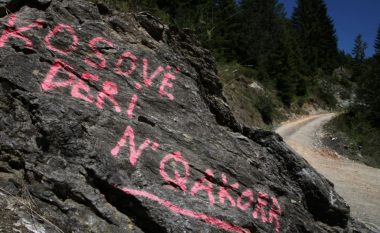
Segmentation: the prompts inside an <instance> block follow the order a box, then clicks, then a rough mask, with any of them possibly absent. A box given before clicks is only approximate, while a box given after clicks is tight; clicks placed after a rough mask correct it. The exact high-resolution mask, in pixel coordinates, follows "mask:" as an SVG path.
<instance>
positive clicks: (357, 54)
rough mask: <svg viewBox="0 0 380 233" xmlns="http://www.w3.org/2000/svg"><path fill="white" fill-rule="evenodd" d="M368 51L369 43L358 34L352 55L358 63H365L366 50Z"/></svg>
mask: <svg viewBox="0 0 380 233" xmlns="http://www.w3.org/2000/svg"><path fill="white" fill-rule="evenodd" d="M366 49H367V43H366V42H364V41H363V39H362V35H361V34H358V35H357V36H356V38H355V44H354V48H353V50H352V55H353V56H354V60H355V61H356V62H363V61H364V59H365V50H366Z"/></svg>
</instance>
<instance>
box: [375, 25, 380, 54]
mask: <svg viewBox="0 0 380 233" xmlns="http://www.w3.org/2000/svg"><path fill="white" fill-rule="evenodd" d="M375 56H376V57H377V58H378V59H379V58H380V25H379V27H378V29H377V35H376V40H375Z"/></svg>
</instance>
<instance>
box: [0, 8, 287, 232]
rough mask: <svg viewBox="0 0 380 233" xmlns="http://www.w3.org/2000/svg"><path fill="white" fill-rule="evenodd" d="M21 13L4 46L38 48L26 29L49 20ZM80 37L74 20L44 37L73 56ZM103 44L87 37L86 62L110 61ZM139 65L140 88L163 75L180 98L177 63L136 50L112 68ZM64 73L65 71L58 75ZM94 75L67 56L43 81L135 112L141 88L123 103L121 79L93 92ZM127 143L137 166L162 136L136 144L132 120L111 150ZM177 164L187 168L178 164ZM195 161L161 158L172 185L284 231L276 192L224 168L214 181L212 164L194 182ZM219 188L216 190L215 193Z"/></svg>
mask: <svg viewBox="0 0 380 233" xmlns="http://www.w3.org/2000/svg"><path fill="white" fill-rule="evenodd" d="M16 19H17V17H16V15H15V14H11V15H9V19H8V23H7V25H6V26H5V30H4V31H3V32H2V35H1V37H0V48H2V47H4V46H5V44H6V42H7V41H9V39H10V38H13V39H18V40H20V41H22V42H23V43H24V44H25V47H26V48H27V49H33V47H34V45H33V41H32V40H31V39H30V38H27V37H26V36H25V35H23V33H24V32H26V31H30V30H39V29H40V30H41V29H43V28H44V23H45V21H43V20H36V21H34V22H33V23H31V24H29V25H26V26H21V27H17V26H16ZM62 33H64V34H65V35H69V36H70V37H71V44H70V45H69V46H67V47H66V48H61V46H60V48H58V47H56V46H55V45H54V43H53V41H54V38H55V37H58V36H59V35H60V34H62ZM79 40H80V38H79V37H78V35H77V33H76V31H75V29H74V28H73V27H72V26H70V25H66V24H57V25H55V26H54V27H53V28H52V29H51V30H49V31H48V32H47V34H46V36H45V38H44V40H43V41H44V44H45V47H46V48H47V49H49V50H50V51H52V52H53V53H56V54H60V55H64V56H68V55H70V54H72V53H73V52H75V51H76V50H77V49H78V46H79ZM99 45H103V46H104V45H105V46H108V47H109V48H114V47H115V46H114V43H113V42H112V41H111V40H108V39H106V38H103V37H95V38H92V39H91V40H90V41H89V42H88V47H89V48H90V50H91V51H92V53H93V55H94V57H96V59H95V60H94V57H88V56H85V57H84V58H83V62H84V64H86V65H87V66H89V67H91V68H94V69H97V70H101V69H106V68H107V67H109V64H108V63H109V61H107V59H106V58H105V56H104V54H103V53H102V51H101V50H100V49H99V47H98V46H99ZM127 61H128V62H127ZM125 64H128V68H127V69H125V66H126V65H125ZM137 69H141V73H142V77H141V80H140V81H138V82H135V83H134V88H135V89H136V90H137V91H138V90H141V89H142V88H143V87H144V88H151V87H152V84H153V82H154V81H155V80H157V79H158V78H159V77H161V81H160V83H159V85H158V86H159V88H158V90H157V92H158V96H160V97H161V98H167V99H168V100H174V99H175V97H174V95H173V93H172V91H171V90H172V89H173V86H174V81H175V80H177V76H176V74H178V73H179V72H180V70H179V69H178V68H175V69H174V71H173V68H172V66H170V65H167V66H166V67H165V68H164V66H158V67H156V68H155V69H152V68H151V67H149V60H148V59H147V58H138V57H136V56H135V55H134V54H133V53H132V52H131V51H124V52H122V53H121V54H120V56H119V57H118V58H117V59H116V62H115V64H113V69H112V70H113V72H114V73H115V74H116V75H117V76H120V77H123V78H128V77H131V76H132V75H133V74H134V73H135V72H136V70H137ZM150 71H151V72H150ZM59 74H60V77H58V75H59ZM62 75H65V78H62ZM90 81H91V82H101V81H100V77H99V76H98V75H96V74H93V73H90V72H89V71H84V72H83V73H82V74H77V73H76V72H75V71H74V68H73V67H72V66H71V65H70V64H69V63H68V62H66V61H64V60H62V59H56V60H54V61H53V63H52V65H51V67H50V69H49V70H48V71H47V74H46V76H45V78H44V79H43V80H42V82H41V84H40V87H41V91H43V92H47V91H52V90H55V89H59V88H69V90H70V95H71V96H72V97H73V98H75V99H78V100H81V101H85V102H88V103H91V104H94V106H96V107H97V108H98V109H103V108H104V105H105V102H107V103H108V104H111V106H112V109H113V110H114V111H115V112H117V113H121V112H124V113H126V114H127V116H128V117H129V118H130V119H131V118H133V117H134V114H133V111H134V108H135V106H136V103H137V101H138V95H137V94H133V95H132V97H131V100H130V102H129V103H128V104H127V106H126V107H125V108H124V109H123V106H122V105H121V104H120V103H119V102H118V100H117V95H118V93H119V88H118V85H117V83H115V82H112V81H110V80H104V81H102V83H101V84H102V85H101V87H102V88H101V90H100V91H97V92H94V90H91V87H90V85H89V84H88V82H90ZM126 144H127V145H128V146H129V162H130V164H131V165H132V167H135V166H137V164H138V161H139V159H140V157H141V156H142V155H143V153H144V151H145V150H152V151H153V152H156V151H157V150H158V148H159V146H160V144H159V143H158V142H154V141H152V140H150V139H149V138H147V139H145V140H144V141H143V142H142V143H141V144H140V145H139V146H138V147H136V144H135V131H134V129H133V127H132V126H127V127H126V129H125V131H124V134H123V135H122V136H121V138H120V140H119V141H118V142H117V143H116V145H115V146H114V147H113V149H112V150H111V156H113V157H117V156H118V155H119V154H120V151H121V149H122V147H124V146H126ZM173 163H174V164H176V165H177V166H169V164H170V165H172V164H173ZM173 167H174V168H173ZM178 167H181V168H183V169H181V170H180V169H177V168H178ZM190 167H191V166H190V165H189V162H188V161H187V160H186V159H185V158H184V156H183V155H182V153H181V152H179V151H177V152H174V153H171V154H167V155H165V156H164V157H163V159H162V160H161V162H160V164H159V167H158V169H159V174H160V175H161V178H162V179H163V180H164V181H165V182H166V183H167V184H168V185H169V187H172V188H176V189H177V190H180V191H182V192H183V193H185V194H188V195H190V196H193V197H195V196H197V195H200V194H199V193H203V194H206V196H207V197H208V201H209V204H210V206H214V205H215V204H216V203H218V204H220V205H229V207H230V208H237V209H239V210H240V211H243V212H247V213H249V214H250V216H251V217H252V219H254V220H255V219H259V220H261V221H262V222H263V223H267V222H268V223H270V224H273V225H274V228H275V230H276V231H277V232H279V231H280V216H281V207H280V205H279V203H278V200H277V198H276V197H274V196H271V197H270V196H269V195H268V194H267V193H264V192H258V193H257V194H255V193H254V191H253V190H252V189H249V188H248V189H245V190H239V189H240V184H239V182H234V183H231V184H230V183H229V182H228V177H227V175H226V174H224V173H222V174H220V181H221V182H220V184H221V185H216V184H214V183H212V182H211V181H210V180H211V179H217V178H216V176H215V174H214V171H213V170H212V169H206V170H205V172H204V173H203V174H204V175H203V176H202V177H199V178H198V177H197V178H198V179H197V180H196V181H195V182H194V183H193V184H189V178H190V176H191V172H190ZM120 189H121V190H122V191H124V192H125V193H126V194H128V195H134V196H139V197H143V198H147V199H149V200H151V201H154V202H157V203H158V204H160V205H162V206H164V207H166V208H168V209H169V210H170V211H172V212H174V213H177V214H180V215H184V216H188V217H191V218H195V219H199V220H201V221H204V222H206V223H208V224H211V225H213V226H215V227H219V228H222V229H224V230H227V231H230V232H244V233H247V232H250V231H249V230H248V229H245V228H242V227H239V226H235V225H233V224H230V223H228V222H225V221H222V220H220V219H217V218H214V217H211V216H208V215H206V214H203V213H199V212H196V211H191V210H187V209H183V208H181V207H179V206H177V205H175V204H173V203H172V202H170V201H167V200H164V199H162V198H160V197H157V196H156V195H154V194H151V193H148V192H145V191H143V190H135V189H130V188H128V187H123V188H120ZM231 191H233V192H231ZM214 193H217V196H216V197H215V195H214ZM232 193H235V195H236V193H239V194H240V195H239V196H234V195H233V194H232ZM267 210H269V211H267Z"/></svg>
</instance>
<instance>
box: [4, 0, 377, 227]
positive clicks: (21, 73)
mask: <svg viewBox="0 0 380 233" xmlns="http://www.w3.org/2000/svg"><path fill="white" fill-rule="evenodd" d="M12 12H13V13H12ZM0 16H1V19H0V22H1V38H0V197H1V199H0V207H1V212H2V216H1V217H0V232H2V230H3V231H4V232H11V231H19V232H155V233H156V232H292V233H294V232H371V230H369V229H367V228H366V227H365V226H364V225H363V224H361V223H358V222H356V221H355V220H353V219H351V217H350V214H349V207H348V206H347V204H346V203H345V202H344V200H343V199H342V198H341V197H340V196H339V195H338V194H336V192H335V191H334V188H333V185H332V184H331V183H330V182H329V181H328V180H326V179H325V178H324V177H322V176H321V175H320V174H318V173H317V172H316V171H315V170H314V169H313V168H311V167H310V166H309V165H308V163H307V162H306V161H305V160H303V159H302V158H300V157H299V156H298V155H296V154H295V153H294V152H293V151H291V150H290V149H289V148H288V147H287V146H286V145H285V144H284V142H282V139H281V138H280V137H279V136H278V135H276V134H274V133H270V132H266V131H262V130H259V129H252V128H248V127H245V126H244V125H242V124H240V123H238V122H237V121H236V120H235V118H234V116H233V115H232V113H231V111H230V108H229V106H228V105H227V104H226V100H225V98H224V97H223V95H222V85H221V83H220V82H219V79H218V77H217V74H216V68H215V63H214V61H213V58H212V56H211V55H210V53H209V52H208V51H207V50H205V49H203V48H202V47H201V46H200V45H199V43H198V42H197V41H196V40H195V39H194V38H193V36H192V35H191V32H187V31H186V30H185V31H180V30H178V29H176V28H171V27H168V26H165V25H163V24H161V22H160V21H159V20H157V19H156V18H155V17H153V16H151V15H149V14H147V13H141V14H137V15H136V14H126V13H124V14H123V13H118V12H115V11H112V10H110V9H108V8H107V7H106V6H105V5H101V4H99V5H95V4H93V3H90V2H87V1H82V0H74V1H68V0H51V1H47V0H14V1H12V0H6V1H5V0H4V1H0Z"/></svg>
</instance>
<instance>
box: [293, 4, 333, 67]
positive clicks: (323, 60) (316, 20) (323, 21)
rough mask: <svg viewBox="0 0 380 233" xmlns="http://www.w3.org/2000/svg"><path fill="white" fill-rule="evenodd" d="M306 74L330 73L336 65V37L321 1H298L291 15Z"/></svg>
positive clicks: (324, 5) (331, 22)
mask: <svg viewBox="0 0 380 233" xmlns="http://www.w3.org/2000/svg"><path fill="white" fill-rule="evenodd" d="M292 23H293V26H294V28H295V30H296V32H297V38H298V43H299V44H300V47H301V50H302V54H303V59H304V61H305V63H306V64H307V66H308V67H307V68H308V72H315V71H316V70H317V69H318V68H322V69H323V70H325V71H332V69H334V68H335V67H336V65H337V59H338V48H337V37H336V32H335V28H334V23H333V21H332V19H331V18H330V17H329V16H328V14H327V7H326V4H325V3H324V1H323V0H298V1H297V6H296V7H295V9H294V11H293V15H292Z"/></svg>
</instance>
